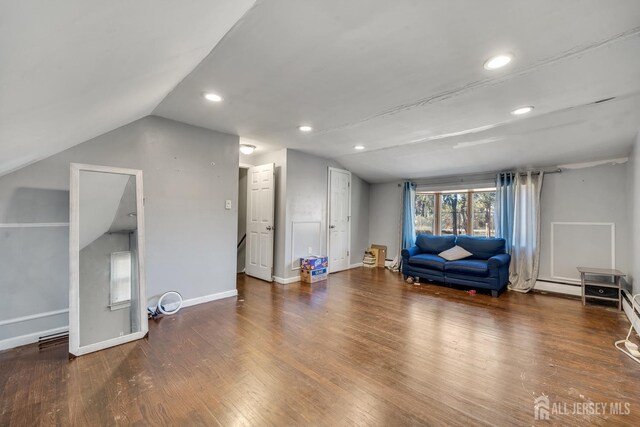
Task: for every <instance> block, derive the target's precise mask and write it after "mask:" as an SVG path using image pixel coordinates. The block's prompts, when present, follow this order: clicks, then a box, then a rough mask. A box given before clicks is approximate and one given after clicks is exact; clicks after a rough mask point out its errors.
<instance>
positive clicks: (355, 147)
mask: <svg viewBox="0 0 640 427" xmlns="http://www.w3.org/2000/svg"><path fill="white" fill-rule="evenodd" d="M353 148H354V149H355V150H364V145H356V146H354V147H353Z"/></svg>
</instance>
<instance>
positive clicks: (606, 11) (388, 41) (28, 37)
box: [0, 0, 640, 182]
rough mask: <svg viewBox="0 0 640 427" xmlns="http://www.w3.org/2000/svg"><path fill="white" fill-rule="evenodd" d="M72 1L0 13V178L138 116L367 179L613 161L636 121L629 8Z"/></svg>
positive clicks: (331, 0)
mask: <svg viewBox="0 0 640 427" xmlns="http://www.w3.org/2000/svg"><path fill="white" fill-rule="evenodd" d="M37 3H43V4H45V5H46V4H49V3H47V2H42V1H40V2H37ZM72 3H77V4H75V8H66V7H62V8H61V7H59V5H58V7H54V6H49V7H48V9H51V10H45V12H44V13H43V12H42V11H37V12H36V11H35V10H29V7H28V6H19V7H15V6H12V7H11V8H12V9H17V10H18V12H20V13H17V12H15V11H12V16H11V17H10V18H9V19H7V18H5V15H6V14H4V13H3V14H2V17H0V19H2V20H5V19H6V20H7V22H9V25H10V27H12V28H13V30H14V31H15V33H14V32H8V33H6V34H10V35H11V37H9V40H7V37H6V36H5V34H0V36H2V37H0V43H1V44H2V45H0V49H2V51H3V53H2V55H3V56H4V55H5V53H4V51H5V50H6V49H5V47H10V48H11V49H10V53H11V55H10V57H9V58H7V59H8V60H11V61H5V58H4V57H3V58H2V63H3V64H5V63H10V64H13V63H14V62H16V61H17V64H18V65H11V66H10V67H9V71H10V72H11V73H10V74H9V77H10V78H8V79H7V78H5V77H4V76H3V75H0V87H1V88H2V92H3V100H2V101H1V102H2V104H1V105H0V113H1V115H0V125H1V126H2V129H0V132H1V133H0V136H1V138H2V141H1V144H2V147H1V148H0V171H6V170H8V169H11V168H12V167H16V166H18V165H20V164H21V163H22V164H23V163H25V162H26V161H32V160H33V159H36V158H38V157H42V156H44V155H46V154H51V153H52V152H54V151H55V150H60V149H62V148H66V147H67V146H70V145H73V144H76V143H79V142H82V141H83V140H85V139H88V138H90V137H92V136H96V135H97V134H98V133H102V132H105V131H107V130H110V129H112V128H114V127H117V126H119V125H121V124H124V123H127V122H130V121H132V120H135V119H137V118H139V117H142V116H144V115H146V114H149V113H152V114H155V115H158V116H162V117H167V118H171V119H174V120H178V121H182V122H185V123H190V124H193V125H197V126H202V127H205V128H209V129H214V130H219V131H223V132H228V133H232V134H237V135H240V136H241V137H244V138H248V139H250V140H253V141H256V142H255V144H256V145H258V151H257V153H260V152H265V151H266V150H273V149H278V148H282V147H290V148H295V149H298V150H301V151H305V152H308V153H311V154H316V155H319V156H323V157H328V158H333V159H335V160H337V161H338V162H339V163H341V164H343V165H344V166H345V167H347V168H349V169H350V170H352V171H353V172H355V173H357V174H358V175H360V176H361V177H363V178H364V179H366V180H368V181H370V182H382V181H388V180H393V179H398V178H417V177H429V176H438V175H451V174H458V173H473V172H481V171H489V170H496V169H506V168H512V167H528V166H547V165H554V164H562V163H570V162H581V161H589V160H595V159H603V158H607V157H619V156H623V155H626V154H627V153H628V152H629V149H630V147H631V144H632V141H633V139H634V137H635V135H636V133H637V131H638V128H639V127H640V55H638V52H640V2H638V1H636V0H616V1H607V2H605V1H601V0H563V1H556V0H539V1H529V2H524V1H522V2H521V1H511V0H486V1H482V2H478V1H471V0H440V1H424V2H420V1H415V0H395V1H388V0H351V1H339V0H305V1H296V0H268V1H266V0H258V1H257V2H256V4H255V5H253V7H251V3H252V2H249V1H244V2H242V1H241V2H238V1H235V2H234V1H226V2H220V1H217V2H205V1H201V2H189V3H184V2H180V3H178V2H170V1H164V2H157V1H156V2H152V1H150V0H149V1H145V2H96V3H98V5H100V6H99V7H98V6H96V5H92V6H89V5H87V6H83V5H85V2H80V1H77V2H76V1H74V2H72ZM91 3H93V2H91ZM138 3H141V5H140V6H139V7H138V6H137V5H138ZM174 3H175V6H174ZM16 4H18V5H22V4H23V2H16ZM24 4H25V5H27V4H29V2H25V3H24ZM152 4H153V6H151V5H152ZM158 4H160V5H161V7H159V6H157V5H158ZM132 5H133V6H132ZM59 9H64V10H62V11H61V10H59ZM247 10H248V11H247ZM245 11H246V13H245ZM145 12H146V13H149V15H148V16H146V15H145ZM243 13H244V15H243ZM29 14H32V15H34V16H31V15H29ZM69 15H71V17H70V16H69ZM242 15H243V16H242ZM240 16H242V19H240ZM25 17H29V18H30V19H31V20H32V21H35V22H30V25H29V26H28V28H22V27H21V26H20V25H19V24H18V23H15V21H20V20H24V19H25ZM52 18H54V19H53V21H52ZM238 19H240V20H239V21H238ZM54 21H55V22H54ZM236 21H237V22H236ZM23 24H24V22H23ZM39 25H42V26H44V28H40V26H39ZM4 27H5V25H4V22H3V25H2V30H0V31H5V30H4ZM225 33H226V34H225ZM51 34H53V35H54V36H55V37H52V36H51ZM223 35H224V37H223ZM84 38H86V39H87V40H84V41H83V40H81V39H84ZM114 40H115V41H114ZM26 42H30V43H28V44H30V45H31V50H28V51H26V52H24V51H23V50H22V51H21V50H20V49H18V46H20V45H22V44H24V43H26ZM36 42H37V43H36ZM85 43H86V44H85ZM69 44H71V45H77V46H75V48H73V49H71V48H70V47H69ZM5 45H6V46H5ZM34 46H35V47H34ZM14 50H15V52H14ZM56 51H57V52H59V54H58V55H56ZM21 52H22V53H21ZM209 52H210V53H209ZM503 52H509V53H511V54H512V55H513V56H514V59H513V61H512V63H511V64H509V65H508V66H506V67H504V68H502V69H499V70H494V71H487V70H485V69H484V68H483V63H484V61H485V60H486V59H487V58H489V57H491V56H492V55H495V54H498V53H503ZM207 53H208V55H207ZM60 54H63V55H62V56H60ZM201 60H202V61H201ZM200 61H201V62H200ZM198 63H199V65H197V64H198ZM52 64H53V65H54V66H52ZM196 65H197V66H196ZM189 71H191V72H190V73H189ZM69 73H71V74H69ZM3 74H4V71H3ZM187 74H188V75H187ZM185 76H186V78H184V80H182V82H181V83H180V84H177V83H178V82H179V81H180V80H181V79H182V78H183V77H185ZM16 82H17V83H16ZM33 82H35V84H31V83H33ZM47 83H48V85H53V88H52V87H50V86H48V85H47ZM14 84H15V85H16V86H13V85H14ZM176 84H177V86H176ZM8 85H11V87H10V88H9V86H8ZM171 89H173V90H171ZM7 90H9V91H10V92H7V93H9V95H10V99H13V98H14V97H15V98H16V99H17V101H16V104H17V105H13V102H11V103H9V102H5V100H6V99H4V93H5V91H7ZM208 91H212V92H215V93H218V94H220V95H221V96H222V97H223V98H224V100H223V102H220V103H210V102H208V101H206V100H204V98H203V97H202V94H203V93H204V92H208ZM42 92H44V93H45V94H46V97H45V99H39V97H38V95H39V94H40V93H42ZM98 92H99V94H98ZM167 94H168V95H167ZM96 95H99V96H96ZM165 95H167V96H166V97H165ZM163 98H164V100H162V99H163ZM608 98H614V99H611V100H608V101H606V102H597V101H600V100H603V99H608ZM161 100H162V101H161ZM160 101H161V102H160ZM9 104H11V105H9ZM523 105H533V106H535V109H534V110H533V111H532V112H531V113H530V114H527V115H524V116H518V117H516V116H513V115H511V114H510V113H509V112H510V111H511V110H513V109H514V108H516V107H519V106H523ZM301 124H309V125H311V126H312V127H313V128H314V130H313V131H312V132H310V133H301V132H300V131H298V129H297V127H298V125H301ZM360 144H361V145H364V146H365V150H363V151H358V152H356V151H354V149H353V147H354V146H355V145H360Z"/></svg>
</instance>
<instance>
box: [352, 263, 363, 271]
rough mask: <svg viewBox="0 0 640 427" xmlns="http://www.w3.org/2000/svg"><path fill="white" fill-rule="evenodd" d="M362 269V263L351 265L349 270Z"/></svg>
mask: <svg viewBox="0 0 640 427" xmlns="http://www.w3.org/2000/svg"><path fill="white" fill-rule="evenodd" d="M358 267H362V262H356V263H355V264H351V265H350V266H349V269H352V268H358Z"/></svg>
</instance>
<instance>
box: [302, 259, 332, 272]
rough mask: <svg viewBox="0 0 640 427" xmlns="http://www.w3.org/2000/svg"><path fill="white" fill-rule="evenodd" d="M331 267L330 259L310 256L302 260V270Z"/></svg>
mask: <svg viewBox="0 0 640 427" xmlns="http://www.w3.org/2000/svg"><path fill="white" fill-rule="evenodd" d="M328 266H329V257H326V256H325V257H320V256H309V257H305V258H300V269H301V270H318V269H323V268H324V269H326V268H327V267H328Z"/></svg>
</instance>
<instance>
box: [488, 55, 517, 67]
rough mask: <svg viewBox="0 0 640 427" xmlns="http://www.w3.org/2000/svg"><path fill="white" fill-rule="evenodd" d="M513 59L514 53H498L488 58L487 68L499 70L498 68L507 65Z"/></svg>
mask: <svg viewBox="0 0 640 427" xmlns="http://www.w3.org/2000/svg"><path fill="white" fill-rule="evenodd" d="M512 59H513V55H510V54H507V53H503V54H501V55H496V56H494V57H492V58H489V59H487V61H486V62H485V63H484V69H485V70H497V69H498V68H502V67H504V66H505V65H507V64H508V63H509V62H511V60H512Z"/></svg>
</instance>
